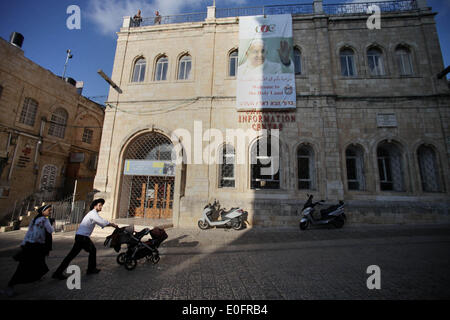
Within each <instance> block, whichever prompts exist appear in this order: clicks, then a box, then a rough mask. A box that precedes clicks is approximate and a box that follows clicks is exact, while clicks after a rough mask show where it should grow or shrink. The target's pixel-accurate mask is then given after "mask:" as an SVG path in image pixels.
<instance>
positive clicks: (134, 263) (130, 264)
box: [124, 259, 137, 271]
mask: <svg viewBox="0 0 450 320" xmlns="http://www.w3.org/2000/svg"><path fill="white" fill-rule="evenodd" d="M124 266H125V269H127V270H128V271H131V270H133V269H134V268H136V266H137V261H136V260H134V259H126V260H125V264H124Z"/></svg>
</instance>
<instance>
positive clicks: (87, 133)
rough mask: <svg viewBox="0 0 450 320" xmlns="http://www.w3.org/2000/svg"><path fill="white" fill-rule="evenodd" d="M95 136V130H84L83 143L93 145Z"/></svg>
mask: <svg viewBox="0 0 450 320" xmlns="http://www.w3.org/2000/svg"><path fill="white" fill-rule="evenodd" d="M93 136H94V130H92V129H88V128H84V131H83V138H82V141H83V142H85V143H89V144H92V137H93Z"/></svg>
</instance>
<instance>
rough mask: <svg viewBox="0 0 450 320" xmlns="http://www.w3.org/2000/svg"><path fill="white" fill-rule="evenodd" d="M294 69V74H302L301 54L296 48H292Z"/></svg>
mask: <svg viewBox="0 0 450 320" xmlns="http://www.w3.org/2000/svg"><path fill="white" fill-rule="evenodd" d="M294 67H295V74H299V75H300V74H302V52H301V51H300V50H299V49H298V48H294Z"/></svg>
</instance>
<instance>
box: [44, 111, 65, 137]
mask: <svg viewBox="0 0 450 320" xmlns="http://www.w3.org/2000/svg"><path fill="white" fill-rule="evenodd" d="M67 118H68V114H67V111H66V110H64V109H62V108H58V109H56V110H55V111H54V112H53V114H52V116H51V119H50V127H49V128H48V134H49V135H51V136H54V137H58V138H64V135H65V132H66V125H67Z"/></svg>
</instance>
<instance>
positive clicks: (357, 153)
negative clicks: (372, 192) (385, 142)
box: [345, 146, 364, 190]
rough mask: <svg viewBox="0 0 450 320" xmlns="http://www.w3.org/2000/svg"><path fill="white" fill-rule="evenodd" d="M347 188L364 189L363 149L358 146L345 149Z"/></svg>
mask: <svg viewBox="0 0 450 320" xmlns="http://www.w3.org/2000/svg"><path fill="white" fill-rule="evenodd" d="M345 160H346V167H347V183H348V190H364V151H363V149H362V148H361V147H359V146H349V147H348V148H347V150H345Z"/></svg>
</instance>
